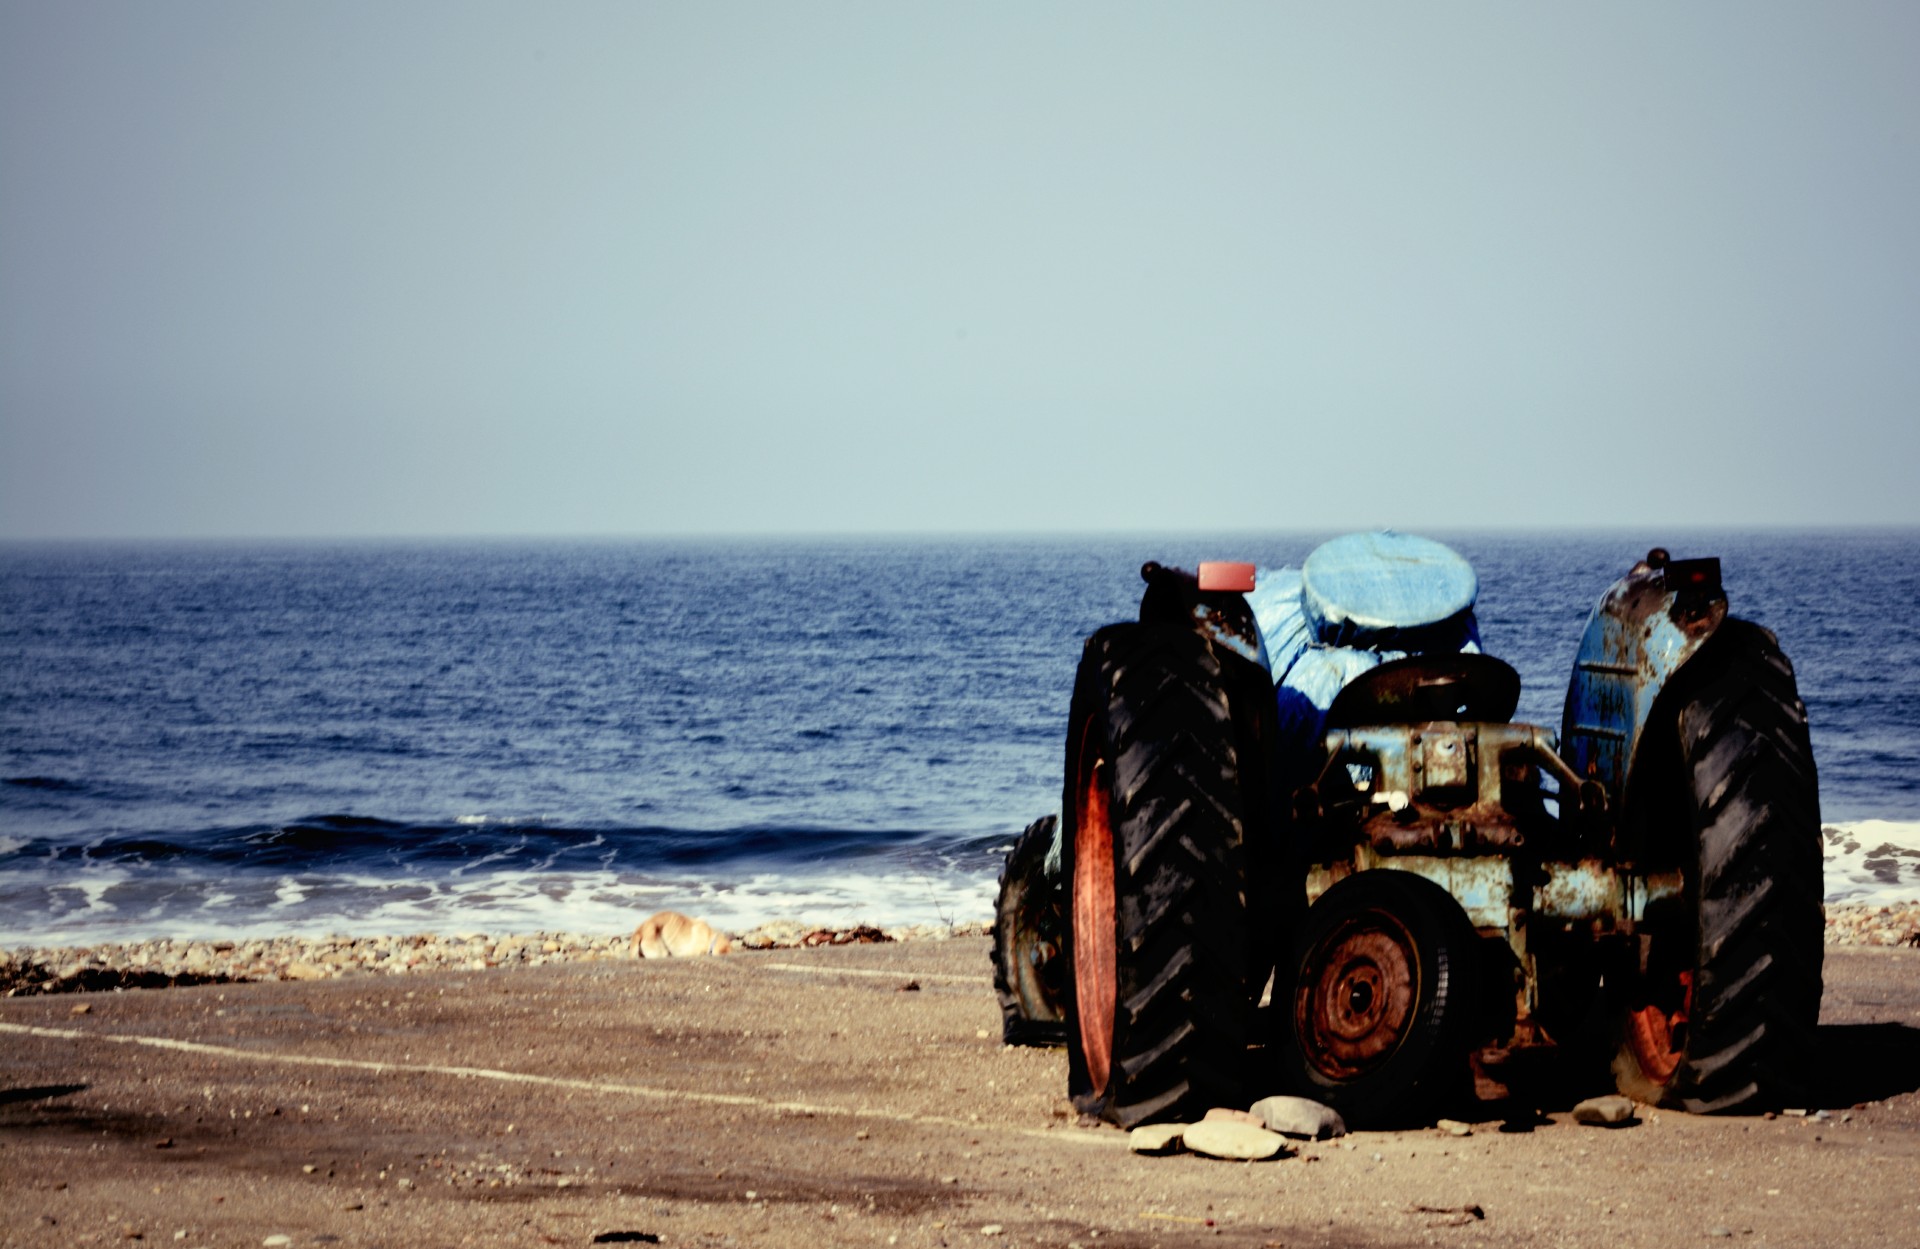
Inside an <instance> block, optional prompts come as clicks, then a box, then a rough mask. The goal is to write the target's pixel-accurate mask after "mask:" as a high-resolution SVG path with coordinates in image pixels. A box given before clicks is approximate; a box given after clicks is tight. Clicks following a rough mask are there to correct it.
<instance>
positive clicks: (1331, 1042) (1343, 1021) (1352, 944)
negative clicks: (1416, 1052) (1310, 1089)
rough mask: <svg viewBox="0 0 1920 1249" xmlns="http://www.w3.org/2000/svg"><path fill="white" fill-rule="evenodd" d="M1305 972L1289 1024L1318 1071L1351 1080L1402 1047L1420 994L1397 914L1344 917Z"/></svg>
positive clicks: (1416, 967) (1416, 966) (1409, 942)
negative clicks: (1292, 1021) (1292, 1026)
mask: <svg viewBox="0 0 1920 1249" xmlns="http://www.w3.org/2000/svg"><path fill="white" fill-rule="evenodd" d="M1302 973H1303V974H1302V975H1301V977H1300V982H1299V988H1298V989H1296V990H1295V993H1294V1007H1293V1018H1294V1027H1295V1029H1296V1035H1298V1037H1299V1038H1300V1048H1301V1050H1302V1052H1303V1053H1304V1054H1305V1055H1306V1058H1307V1061H1308V1062H1309V1063H1311V1064H1312V1065H1313V1067H1314V1069H1315V1070H1317V1071H1319V1072H1320V1073H1321V1074H1322V1075H1324V1076H1326V1077H1327V1078H1328V1079H1330V1080H1352V1079H1354V1078H1356V1077H1358V1076H1361V1075H1364V1074H1365V1073H1367V1072H1369V1071H1371V1070H1373V1069H1375V1068H1377V1067H1379V1066H1381V1065H1382V1064H1384V1063H1385V1062H1386V1061H1387V1060H1388V1059H1390V1058H1391V1057H1392V1056H1393V1054H1394V1052H1395V1051H1396V1050H1398V1049H1399V1048H1400V1043H1401V1041H1402V1040H1404V1039H1405V1038H1406V1035H1407V1029H1408V1025H1409V1023H1410V1022H1411V1021H1412V1019H1413V1015H1414V1005H1415V1003H1416V1002H1417V1001H1418V1000H1419V996H1420V958H1419V954H1418V953H1417V952H1416V950H1415V948H1414V943H1413V938H1412V936H1411V934H1409V933H1408V932H1407V930H1406V929H1405V928H1404V927H1403V926H1401V924H1400V923H1399V921H1398V920H1396V919H1394V918H1393V917H1392V916H1390V915H1386V914H1383V913H1379V912H1369V913H1368V914H1366V915H1363V916H1356V917H1355V918H1353V919H1349V920H1348V921H1346V922H1345V923H1344V924H1341V925H1340V926H1339V927H1337V928H1335V929H1334V930H1333V931H1332V932H1331V933H1329V934H1327V936H1326V938H1325V939H1324V940H1322V941H1320V942H1319V943H1318V944H1316V945H1315V946H1314V948H1313V951H1312V953H1311V954H1310V955H1309V956H1308V958H1307V963H1306V966H1305V967H1304V968H1302Z"/></svg>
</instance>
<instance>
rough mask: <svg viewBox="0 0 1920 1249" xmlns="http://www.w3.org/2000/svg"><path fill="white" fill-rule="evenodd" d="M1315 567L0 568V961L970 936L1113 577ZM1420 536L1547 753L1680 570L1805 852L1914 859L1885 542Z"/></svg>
mask: <svg viewBox="0 0 1920 1249" xmlns="http://www.w3.org/2000/svg"><path fill="white" fill-rule="evenodd" d="M1326 536H1328V535H1326V534H1286V535H1272V534H1269V535H1245V534H1241V535H1221V536H1213V537H1202V536H1194V535H1184V536H1173V537H1164V536H1163V537H1153V536H1141V537H1124V538H1122V537H1100V538H1084V539H1082V538H1076V539H1032V540H1016V539H955V540H950V541H942V540H905V539H903V540H897V541H877V540H839V541H825V540H822V541H724V542H723V541H711V542H702V541H650V542H614V541H604V542H588V541H578V542H532V541H528V542H493V543H452V542H447V543H400V542H395V543H357V544H350V545H349V544H341V545H321V544H293V543H286V544H277V545H239V544H234V545H223V544H194V545H153V544H145V545H119V546H107V545H41V546H21V545H15V546H8V547H0V780H3V781H4V783H0V945H4V946H11V945H20V944H29V943H31V944H68V943H85V942H92V941H97V940H104V939H126V938H133V937H149V936H219V935H227V936H232V935H239V934H256V933H259V934H264V933H278V932H298V933H328V932H357V933H369V932H413V931H490V932H505V931H531V930H536V929H549V930H552V929H565V930H574V931H597V932H607V931H615V930H618V929H621V928H625V927H629V926H631V925H632V924H633V923H634V922H635V920H636V919H637V918H639V917H640V916H643V915H645V914H647V913H649V912H651V911H652V910H655V909H659V908H661V907H666V906H672V907H675V908H677V909H680V910H684V911H689V912H692V913H696V914H700V915H704V916H706V917H708V918H710V919H712V920H713V921H714V922H715V923H716V924H718V925H720V926H722V927H730V928H734V929H739V928H744V927H747V926H750V925H752V924H754V923H757V922H760V921H762V920H766V919H773V918H795V919H804V920H810V921H818V922H821V923H843V922H853V921H856V920H859V921H866V922H873V923H879V924H906V923H916V922H926V921H940V920H945V921H959V920H977V919H984V918H987V917H988V916H989V914H990V912H991V901H992V893H993V881H994V876H995V873H996V871H997V869H998V863H999V855H1000V852H1001V851H1002V849H1003V848H1004V847H1005V846H1006V845H1007V844H1008V842H1009V840H1010V838H1011V836H1012V835H1013V834H1014V833H1016V832H1017V831H1018V830H1019V829H1020V828H1021V827H1022V826H1023V825H1025V824H1026V823H1027V822H1028V821H1030V820H1032V819H1034V818H1035V817H1037V816H1039V815H1043V814H1045V813H1047V812H1049V811H1052V810H1054V809H1056V807H1057V805H1058V802H1059V788H1060V768H1061V760H1060V756H1061V738H1062V734H1063V730H1064V724H1065V718H1066V710H1067V699H1068V695H1069V691H1070V686H1071V683H1072V679H1073V671H1074V664H1075V662H1076V660H1077V658H1078V654H1079V646H1080V639H1081V638H1082V637H1083V636H1084V635H1085V634H1086V633H1088V632H1089V631H1091V630H1092V629H1093V628H1095V627H1097V626H1098V625H1100V624H1103V623H1106V622H1108V621H1110V620H1115V619H1121V618H1125V617H1130V616H1131V615H1132V614H1133V612H1134V610H1135V608H1136V606H1137V603H1138V598H1139V591H1140V581H1139V577H1138V573H1137V569H1138V567H1139V565H1140V563H1141V562H1142V561H1143V560H1145V559H1149V558H1152V559H1158V560H1160V561H1162V562H1170V563H1180V564H1184V565H1186V566H1189V567H1191V566H1192V564H1193V562H1194V561H1196V560H1198V559H1201V558H1234V559H1248V560H1252V561H1255V562H1258V563H1261V564H1264V565H1270V566H1279V565H1294V566H1297V565H1298V564H1299V562H1300V560H1301V559H1303V558H1304V557H1305V555H1306V554H1307V552H1308V551H1310V550H1311V549H1312V548H1313V546H1314V545H1315V544H1316V543H1317V542H1318V541H1319V540H1320V539H1321V538H1324V537H1326ZM1433 536H1436V537H1440V538H1442V539H1443V540H1446V541H1448V542H1449V543H1451V544H1452V545H1453V546H1455V547H1456V549H1458V550H1459V551H1460V552H1461V553H1462V554H1464V555H1466V556H1467V557H1468V559H1469V560H1471V561H1472V562H1473V564H1474V566H1475V568H1476V569H1477V570H1478V572H1479V575H1480V582H1481V590H1480V599H1479V608H1478V612H1479V619H1480V625H1481V633H1482V637H1483V641H1484V644H1485V646H1486V649H1487V650H1489V651H1490V652H1491V653H1493V654H1496V655H1499V656H1501V657H1502V658H1504V659H1506V660H1507V661H1508V662H1510V663H1512V664H1513V665H1514V666H1515V667H1516V668H1518V669H1519V671H1520V673H1521V676H1522V678H1523V679H1524V681H1525V693H1524V695H1523V699H1522V703H1521V708H1520V714H1521V717H1522V718H1525V719H1532V720H1534V721H1536V722H1538V723H1543V724H1546V725H1549V726H1551V727H1555V728H1557V727H1558V724H1559V716H1560V706H1561V701H1562V699H1563V697H1564V691H1565V686H1566V676H1567V673H1568V671H1569V669H1570V667H1571V664H1572V660H1573V652H1574V647H1575V644H1576V642H1577V640H1578V638H1579V634H1580V630H1581V627H1582V624H1583V622H1584V620H1585V618H1586V616H1587V614H1588V612H1589V611H1590V610H1591V608H1592V606H1593V603H1594V601H1595V600H1596V599H1597V598H1598V597H1599V595H1600V593H1601V592H1602V591H1603V590H1604V589H1605V588H1606V587H1607V585H1608V584H1609V583H1610V582H1611V581H1612V580H1613V579H1614V578H1615V577H1616V576H1618V575H1619V574H1621V573H1622V572H1624V571H1625V570H1626V569H1627V567H1628V566H1629V565H1631V564H1632V563H1633V561H1634V560H1635V559H1636V558H1638V557H1640V556H1641V555H1642V554H1644V552H1645V550H1646V548H1647V547H1648V546H1650V545H1652V544H1653V543H1655V542H1658V543H1661V544H1664V545H1666V546H1668V547H1670V548H1672V549H1673V551H1674V553H1675V554H1676V555H1678V556H1693V555H1707V554H1717V555H1719V556H1720V557H1721V558H1722V560H1723V563H1724V571H1725V581H1726V585H1727V590H1728V595H1729V597H1730V599H1731V600H1732V603H1733V610H1734V611H1735V613H1736V614H1740V615H1745V616H1748V617H1750V618H1753V619H1756V620H1759V621H1760V622H1761V623H1763V624H1766V625H1767V626H1768V627H1770V628H1772V629H1774V630H1775V631H1776V632H1777V633H1778V634H1779V635H1780V638H1781V640H1782V643H1783V644H1784V645H1785V647H1786V648H1787V651H1788V653H1789V654H1790V655H1791V656H1792V658H1793V660H1794V662H1795V665H1796V667H1797V669H1798V671H1799V674H1800V682H1801V691H1802V694H1803V696H1804V698H1805V700H1806V703H1807V706H1808V712H1809V716H1810V718H1811V720H1812V725H1813V738H1814V747H1815V754H1816V758H1817V761H1818V764H1819V767H1820V777H1821V786H1822V802H1823V807H1824V814H1825V817H1826V820H1827V821H1828V822H1829V823H1838V824H1843V825H1853V824H1857V825H1859V826H1861V827H1863V828H1866V829H1868V830H1873V831H1886V832H1887V835H1888V836H1891V837H1894V838H1895V839H1896V840H1900V839H1902V838H1906V839H1914V836H1915V833H1916V830H1920V823H1916V820H1920V621H1917V620H1916V617H1917V616H1920V610H1917V609H1920V531H1900V532H1890V533H1868V532H1834V533H1813V534H1791V533H1762V534H1735V533H1693V534H1689V533H1649V534H1634V533H1600V534H1591V533H1590V534H1550V535H1547V536H1521V535H1518V534H1448V533H1439V534H1435V535H1433ZM1879 821H1886V822H1888V823H1886V824H1885V825H1884V826H1882V825H1881V824H1879V823H1877V822H1879ZM1915 845H1916V846H1920V840H1915ZM1832 881H1833V869H1832V867H1831V866H1830V868H1829V892H1830V895H1833V894H1834V887H1833V884H1832ZM1916 884H1917V885H1920V876H1916ZM1913 892H1914V893H1915V894H1916V896H1920V889H1916V890H1914V891H1913Z"/></svg>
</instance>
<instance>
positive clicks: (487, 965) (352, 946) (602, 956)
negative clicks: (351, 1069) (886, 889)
mask: <svg viewBox="0 0 1920 1249" xmlns="http://www.w3.org/2000/svg"><path fill="white" fill-rule="evenodd" d="M992 931H993V925H992V923H991V922H990V921H984V920H978V921H972V922H967V923H959V924H914V925H908V926H903V927H898V928H884V929H883V928H875V927H871V926H868V925H854V926H850V927H842V928H827V927H820V926H816V925H809V924H803V923H800V922H799V921H797V920H777V921H774V922H771V923H766V924H761V925H759V926H758V927H756V928H752V929H748V930H747V931H745V932H742V933H735V934H730V935H731V936H732V937H733V940H734V944H735V945H736V946H738V947H739V948H741V949H743V950H785V949H801V948H810V947H815V946H822V945H849V944H860V945H864V944H883V943H896V942H918V941H948V940H952V939H954V938H956V937H974V936H985V935H988V934H990V933H991V932H992ZM629 942H630V934H628V933H617V934H585V933H567V932H533V933H505V934H499V935H494V934H489V933H481V932H468V933H458V934H446V933H416V934H406V935H395V936H380V937H353V936H343V935H342V936H329V937H301V936H280V937H255V938H250V939H247V940H240V941H224V940H205V939H176V938H164V937H163V938H155V939H152V940H148V941H127V942H102V943H99V944H96V945H91V946H43V947H36V946H19V947H15V948H14V949H12V950H7V951H0V996H4V997H25V996H35V995H40V994H50V993H89V992H103V991H112V990H120V989H148V988H156V989H157V988H172V987H185V986H191V985H200V984H232V983H248V982H260V981H281V980H333V979H338V978H341V977H345V976H358V975H367V976H381V975H385V976H393V975H407V974H409V973H413V972H429V971H449V970H452V971H486V970H490V969H495V968H501V967H541V966H552V965H558V964H569V963H586V962H599V961H608V960H623V961H624V960H630V959H631V958H632V957H633V955H632V953H631V952H630V947H629ZM1826 944H1827V945H1828V946H1832V947H1858V946H1878V947H1883V948H1885V947H1896V946H1915V947H1920V902H1914V903H1903V904H1894V903H1874V904H1868V903H1840V904H1836V905H1831V906H1828V907H1827V908H1826Z"/></svg>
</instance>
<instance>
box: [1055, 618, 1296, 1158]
mask: <svg viewBox="0 0 1920 1249" xmlns="http://www.w3.org/2000/svg"><path fill="white" fill-rule="evenodd" d="M1272 701H1273V695H1272V684H1271V681H1270V680H1268V679H1267V677H1266V673H1265V672H1264V670H1262V669H1260V668H1259V667H1258V665H1255V664H1251V663H1249V662H1248V661H1247V660H1245V659H1243V658H1241V657H1240V656H1237V655H1234V654H1232V653H1231V652H1229V651H1227V650H1226V649H1225V648H1222V647H1216V646H1215V645H1213V644H1212V643H1211V642H1209V641H1208V640H1207V639H1206V638H1205V637H1203V636H1202V635H1201V634H1199V633H1197V632H1195V631H1194V630H1192V629H1190V628H1185V627H1181V626H1178V625H1162V624H1121V625H1112V626H1109V627H1108V628H1105V629H1102V630H1100V631H1099V632H1098V633H1095V634H1094V635H1093V636H1092V637H1091V638H1089V639H1088V640H1087V644H1086V649H1085V651H1084V653H1083V655H1082V658H1081V662H1080V670H1079V674H1078V676H1077V677H1076V679H1075V683H1074V695H1073V710H1072V715H1071V719H1070V721H1069V726H1068V733H1067V767H1066V778H1067V785H1066V794H1065V799H1064V802H1063V808H1062V809H1063V812H1064V816H1063V818H1064V819H1065V820H1066V829H1065V832H1064V836H1063V838H1062V849H1063V854H1062V858H1063V875H1064V876H1065V878H1066V880H1067V881H1068V882H1069V890H1070V893H1069V899H1070V900H1069V906H1068V914H1069V917H1070V919H1069V924H1068V930H1067V955H1068V966H1069V967H1070V968H1071V970H1072V976H1071V992H1070V993H1069V994H1068V997H1067V1011H1066V1016H1067V1019H1066V1023H1067V1028H1066V1031H1067V1050H1068V1091H1069V1094H1070V1095H1071V1096H1072V1098H1073V1101H1074V1104H1075V1106H1077V1107H1078V1108H1079V1109H1080V1110H1081V1111H1082V1112H1083V1113H1087V1114H1096V1115H1100V1116H1102V1117H1105V1118H1108V1119H1111V1120H1113V1121H1115V1122H1117V1123H1119V1124H1121V1125H1122V1126H1125V1127H1132V1126H1134V1125H1136V1124H1139V1123H1144V1122H1148V1121H1166V1120H1173V1119H1178V1118H1180V1117H1182V1116H1187V1115H1199V1114H1201V1113H1204V1112H1205V1111H1206V1110H1208V1109H1210V1108H1212V1107H1214V1106H1238V1105H1244V1104H1245V1101H1246V1091H1247V1086H1246V1074H1247V1044H1248V1038H1249V1035H1250V1033H1251V1028H1252V1016H1253V1005H1254V1002H1253V997H1254V995H1255V994H1257V993H1258V992H1259V990H1260V988H1261V987H1262V986H1261V985H1260V984H1257V983H1254V980H1255V979H1256V977H1258V978H1259V979H1262V980H1264V976H1265V968H1264V967H1263V966H1261V965H1260V964H1261V958H1260V955H1259V953H1258V950H1259V945H1258V944H1257V943H1256V942H1255V940H1254V934H1253V925H1252V920H1251V916H1250V914H1249V905H1248V898H1249V892H1250V886H1249V883H1248V881H1249V874H1250V873H1249V866H1248V865H1249V861H1250V859H1249V844H1248V843H1249V838H1250V837H1252V838H1258V837H1260V836H1261V835H1263V834H1264V833H1265V832H1266V830H1264V829H1262V828H1259V827H1253V828H1250V827H1249V813H1250V812H1258V813H1259V816H1256V817H1255V818H1256V819H1257V818H1264V815H1265V812H1266V811H1267V810H1268V804H1269V797H1268V795H1267V793H1266V786H1267V785H1268V783H1269V782H1268V775H1267V763H1266V760H1265V759H1264V758H1263V757H1262V752H1263V751H1264V750H1265V749H1267V745H1266V743H1268V742H1270V741H1271V737H1270V736H1268V737H1265V738H1263V737H1261V735H1260V731H1259V730H1258V728H1257V727H1253V728H1250V727H1249V726H1257V725H1260V724H1265V725H1270V724H1271V711H1270V710H1261V708H1262V707H1263V706H1264V708H1268V709H1270V708H1271V706H1272ZM1263 716H1264V717H1265V718H1264V719H1262V717H1263Z"/></svg>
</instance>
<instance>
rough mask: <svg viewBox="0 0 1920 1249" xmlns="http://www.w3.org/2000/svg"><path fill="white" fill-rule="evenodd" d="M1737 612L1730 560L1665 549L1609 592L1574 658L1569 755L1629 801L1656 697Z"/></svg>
mask: <svg viewBox="0 0 1920 1249" xmlns="http://www.w3.org/2000/svg"><path fill="white" fill-rule="evenodd" d="M1726 618H1727V597H1726V594H1725V593H1724V592H1723V591H1722V589H1721V586H1720V561H1719V560H1718V559H1714V558H1708V559H1686V560H1676V559H1672V558H1670V557H1669V556H1668V554H1667V552H1666V551H1665V550H1663V549H1661V548H1659V547H1655V548H1654V549H1653V550H1651V551H1649V552H1648V553H1647V558H1646V559H1644V560H1642V561H1640V562H1639V563H1637V564H1635V565H1634V566H1633V569H1632V570H1631V571H1630V572H1628V573H1627V575H1626V576H1624V577H1622V578H1621V579H1620V580H1618V581H1616V582H1614V584H1613V586H1612V587H1611V588H1610V589H1608V590H1607V592H1606V593H1605V594H1604V595H1602V596H1601V598H1600V602H1599V605H1598V606H1596V607H1595V608H1594V609H1593V615H1592V616H1590V617H1589V618H1588V619H1587V628H1586V632H1585V634H1584V635H1582V637H1581V639H1580V650H1579V652H1578V653H1577V654H1576V655H1575V657H1574V663H1573V679H1572V681H1571V682H1569V683H1568V686H1567V705H1566V711H1565V713H1564V715H1563V716H1562V719H1561V724H1560V755H1561V757H1562V758H1563V759H1565V760H1566V762H1567V764H1568V766H1570V767H1571V768H1572V769H1573V771H1574V773H1575V775H1577V776H1579V777H1581V778H1582V779H1584V780H1590V781H1598V782H1599V783H1600V784H1601V785H1603V786H1605V787H1606V791H1607V799H1608V805H1609V806H1611V807H1612V808H1613V809H1615V810H1619V809H1621V806H1622V804H1623V802H1624V800H1625V797H1626V793H1627V790H1628V788H1629V782H1630V779H1631V778H1632V777H1633V775H1634V767H1635V764H1636V762H1637V761H1638V754H1637V751H1638V748H1639V746H1640V743H1641V740H1642V738H1643V736H1644V735H1645V733H1646V731H1647V728H1648V725H1649V723H1650V717H1651V716H1652V714H1653V708H1654V702H1655V700H1657V699H1658V698H1659V696H1660V692H1661V691H1662V690H1663V689H1665V688H1666V686H1667V684H1668V683H1669V682H1670V681H1672V680H1673V678H1674V676H1675V674H1677V673H1678V672H1679V671H1680V669H1681V668H1682V667H1684V666H1685V665H1686V663H1687V661H1688V660H1690V659H1692V658H1693V657H1694V656H1695V655H1697V654H1698V653H1699V651H1700V648H1701V647H1702V646H1704V645H1705V644H1706V642H1707V639H1708V638H1710V637H1712V636H1713V635H1714V633H1715V632H1716V631H1717V630H1718V629H1719V628H1720V626H1721V624H1722V623H1724V622H1725V620H1726Z"/></svg>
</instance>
